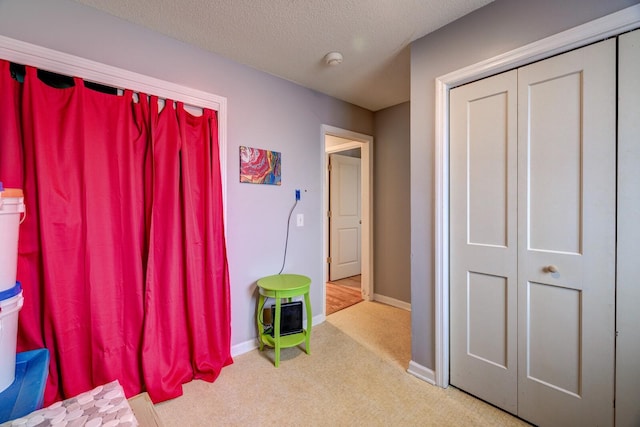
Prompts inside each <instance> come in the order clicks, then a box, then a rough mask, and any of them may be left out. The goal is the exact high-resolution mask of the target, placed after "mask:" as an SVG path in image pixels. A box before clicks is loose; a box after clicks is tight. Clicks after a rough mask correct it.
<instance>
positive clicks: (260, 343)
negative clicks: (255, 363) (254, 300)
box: [256, 294, 264, 351]
mask: <svg viewBox="0 0 640 427" xmlns="http://www.w3.org/2000/svg"><path fill="white" fill-rule="evenodd" d="M263 310H264V296H263V295H262V294H261V295H260V296H259V297H258V310H257V311H258V314H257V315H256V321H257V323H258V346H259V348H260V351H262V349H263V348H264V342H263V341H262V334H263V333H264V326H263V325H262V322H263V321H264V319H263V316H262V315H263V313H262V311H263Z"/></svg>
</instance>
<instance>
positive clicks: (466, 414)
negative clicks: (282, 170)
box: [156, 302, 527, 427]
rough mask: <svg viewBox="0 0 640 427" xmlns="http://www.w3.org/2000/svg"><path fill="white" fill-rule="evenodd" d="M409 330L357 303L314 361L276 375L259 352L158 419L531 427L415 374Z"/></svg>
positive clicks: (167, 407)
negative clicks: (409, 368) (410, 366)
mask: <svg viewBox="0 0 640 427" xmlns="http://www.w3.org/2000/svg"><path fill="white" fill-rule="evenodd" d="M383 319H386V320H383ZM409 322H410V319H409V313H408V312H407V311H404V310H401V309H396V308H393V307H388V306H385V305H382V304H378V303H373V302H362V303H360V304H356V305H354V306H352V307H349V308H347V309H345V310H342V311H340V312H338V313H335V314H333V315H331V316H329V317H328V320H327V321H326V322H325V323H323V324H321V325H318V326H316V327H315V328H314V329H313V331H312V336H311V354H310V355H307V354H306V353H305V352H304V351H303V350H301V349H300V348H297V347H296V348H290V349H285V350H283V351H282V354H281V364H280V367H279V368H275V367H274V366H273V363H272V360H273V350H272V349H269V350H266V351H264V352H259V351H258V350H254V351H251V352H249V353H246V354H243V355H241V356H238V357H236V358H235V363H234V364H233V365H231V366H229V367H227V368H225V369H223V371H222V373H221V374H220V377H219V378H218V380H217V381H216V382H214V383H207V382H203V381H192V382H191V383H188V384H185V385H184V396H182V397H179V398H177V399H174V400H172V401H168V402H164V403H160V404H158V405H156V411H157V412H158V414H159V416H160V419H161V420H162V422H163V423H164V425H165V426H166V427H172V426H176V427H184V426H273V425H283V426H352V425H366V426H387V425H396V426H520V425H527V424H526V423H524V422H522V421H520V420H518V419H516V418H514V417H512V416H510V415H509V414H507V413H505V412H502V411H500V410H498V409H496V408H494V407H492V406H490V405H487V404H485V403H483V402H481V401H479V400H477V399H474V398H472V397H470V396H468V395H466V394H465V393H462V392H460V391H459V390H456V389H454V388H452V387H450V388H448V389H446V390H443V389H441V388H438V387H434V386H432V385H430V384H427V383H426V382H424V381H421V380H419V379H417V378H415V377H413V376H412V375H410V374H408V373H406V367H407V365H408V361H409V359H410V337H409V330H410V326H409Z"/></svg>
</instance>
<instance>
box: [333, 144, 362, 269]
mask: <svg viewBox="0 0 640 427" xmlns="http://www.w3.org/2000/svg"><path fill="white" fill-rule="evenodd" d="M330 165H331V166H330V174H329V175H330V178H329V180H330V182H329V186H330V190H329V195H330V196H329V199H330V200H329V205H330V212H331V214H330V215H331V216H330V219H329V222H330V225H329V229H330V255H329V256H330V257H331V262H330V263H329V280H339V279H343V278H345V277H350V276H356V275H358V274H360V272H361V269H362V267H361V256H360V253H361V250H360V226H361V223H360V213H361V212H360V211H361V202H360V185H361V184H360V159H359V158H356V157H348V156H342V155H339V154H331V155H330Z"/></svg>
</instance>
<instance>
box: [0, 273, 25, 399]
mask: <svg viewBox="0 0 640 427" xmlns="http://www.w3.org/2000/svg"><path fill="white" fill-rule="evenodd" d="M6 293H10V294H12V293H15V295H13V296H11V297H9V298H6V299H2V300H0V392H2V391H4V390H5V389H7V388H8V387H9V386H10V385H11V384H12V383H13V381H14V380H15V377H16V343H17V340H18V314H19V312H20V309H21V308H22V304H24V298H23V297H22V289H21V286H20V283H14V288H13V289H12V290H9V291H5V292H3V294H6Z"/></svg>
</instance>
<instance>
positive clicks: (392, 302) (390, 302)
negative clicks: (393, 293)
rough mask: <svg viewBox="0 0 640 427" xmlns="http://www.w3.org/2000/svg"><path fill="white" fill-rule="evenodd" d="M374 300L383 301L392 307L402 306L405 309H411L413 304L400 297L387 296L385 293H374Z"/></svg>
mask: <svg viewBox="0 0 640 427" xmlns="http://www.w3.org/2000/svg"><path fill="white" fill-rule="evenodd" d="M373 300H374V301H378V302H381V303H383V304H387V305H390V306H391V307H396V308H401V309H403V310H407V311H411V304H410V303H408V302H404V301H400V300H399V299H395V298H391V297H385V296H384V295H380V294H374V295H373Z"/></svg>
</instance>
